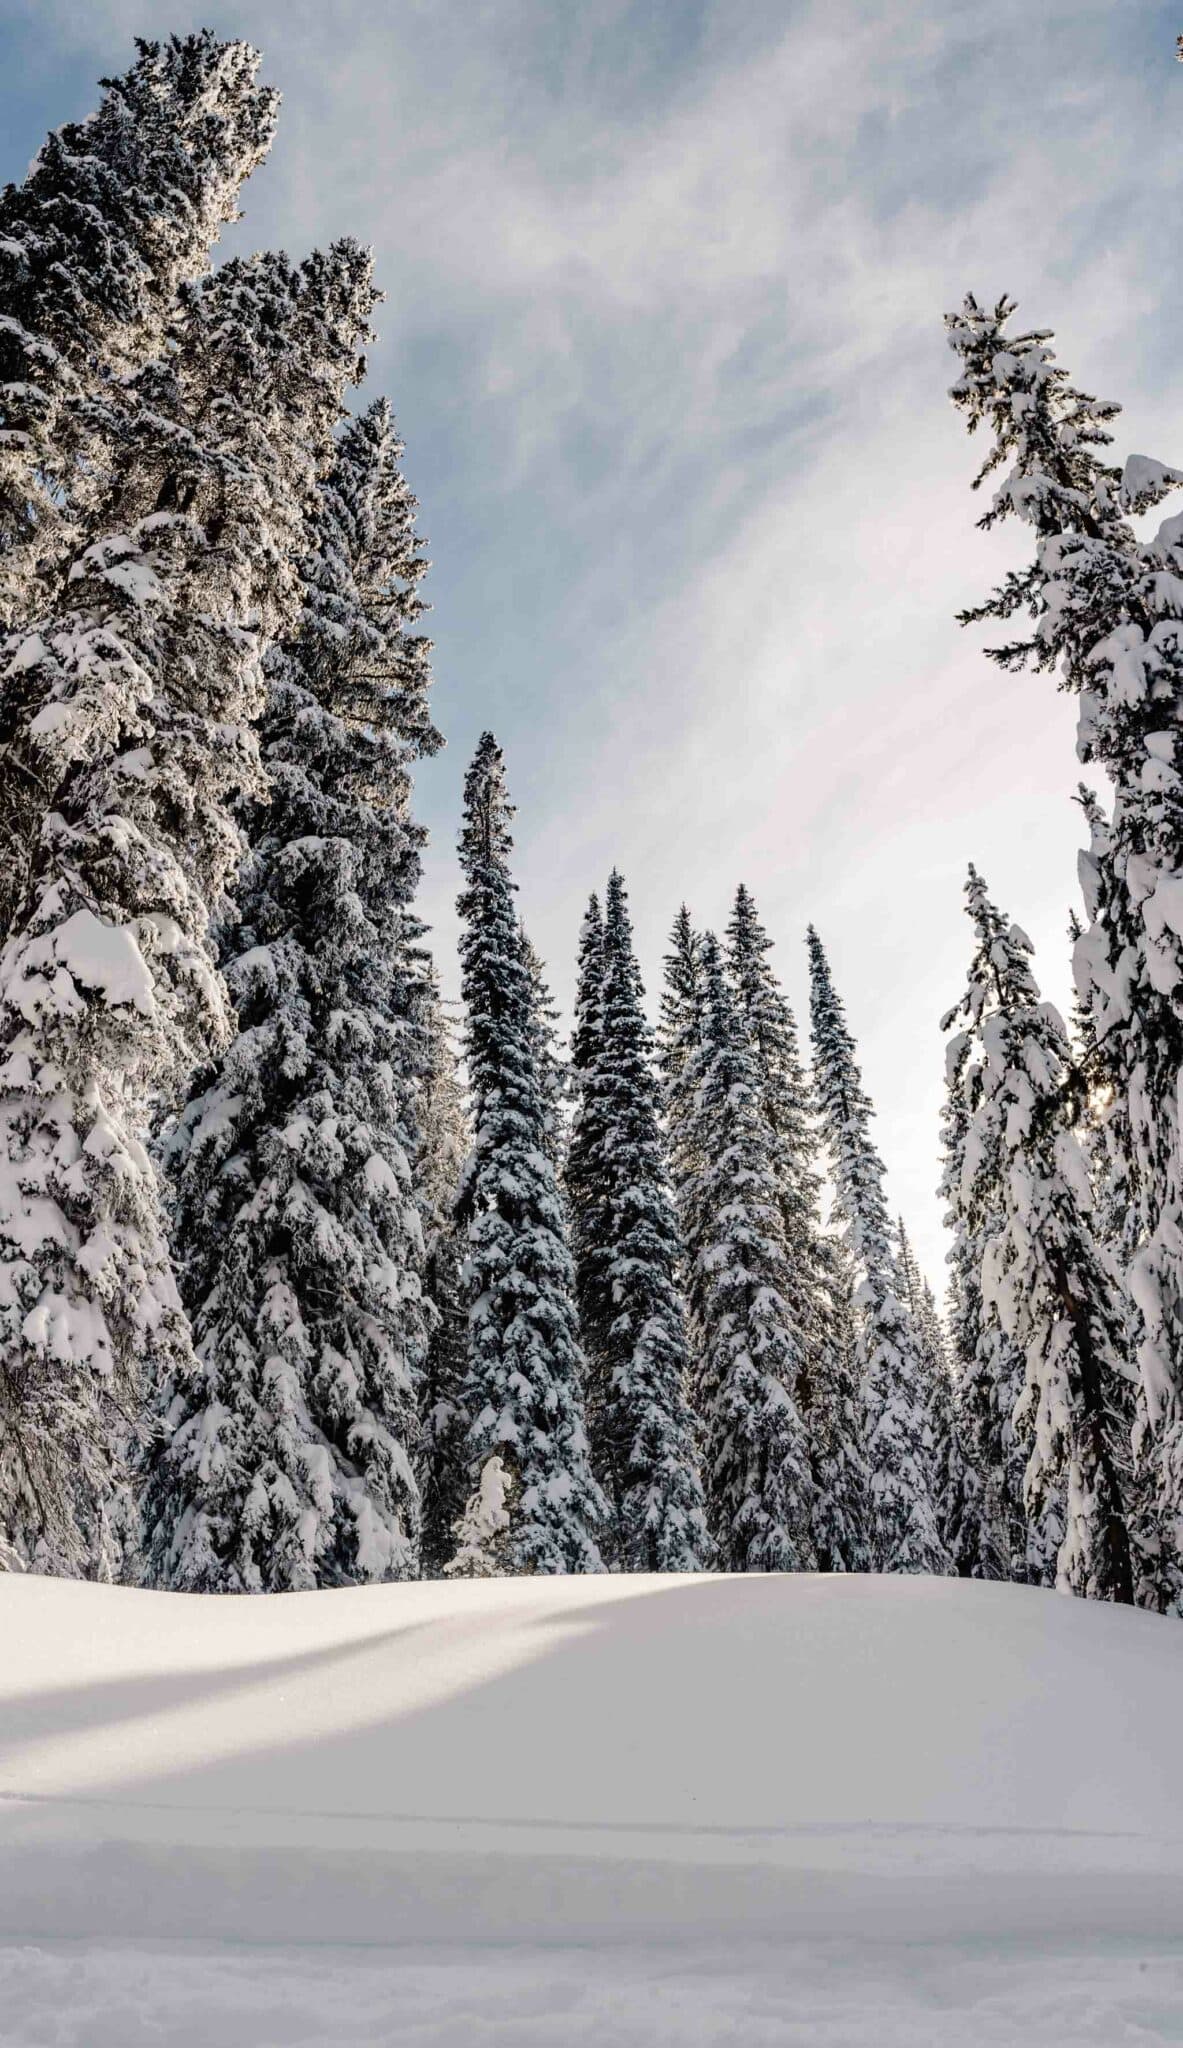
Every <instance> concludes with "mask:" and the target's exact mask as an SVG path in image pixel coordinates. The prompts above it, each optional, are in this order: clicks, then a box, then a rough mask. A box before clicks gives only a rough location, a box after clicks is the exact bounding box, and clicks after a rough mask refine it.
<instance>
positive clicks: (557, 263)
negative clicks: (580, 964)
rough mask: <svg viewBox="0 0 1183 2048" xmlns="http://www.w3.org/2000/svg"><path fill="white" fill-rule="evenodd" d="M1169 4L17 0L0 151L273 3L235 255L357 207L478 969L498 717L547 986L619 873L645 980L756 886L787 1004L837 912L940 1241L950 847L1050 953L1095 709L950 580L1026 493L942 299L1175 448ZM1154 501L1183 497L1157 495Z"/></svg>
mask: <svg viewBox="0 0 1183 2048" xmlns="http://www.w3.org/2000/svg"><path fill="white" fill-rule="evenodd" d="M1177 15H1178V9H1177V7H1175V6H1170V7H1168V6H1166V5H1162V4H1159V0H1038V4H1036V5H1032V0H991V4H990V6H988V7H985V8H983V7H982V6H981V4H980V0H579V4H578V5H575V4H572V0H356V4H355V0H315V4H309V0H241V4H239V5H232V6H223V5H220V4H212V0H211V4H208V5H205V6H201V7H198V8H197V9H193V8H192V7H190V6H189V5H188V4H187V0H173V4H168V5H161V4H159V0H138V4H129V0H27V4H26V0H0V55H2V56H3V60H4V61H3V62H2V63H0V175H3V176H5V177H20V176H22V175H23V173H24V170H25V167H26V165H27V163H28V160H29V158H30V157H31V156H32V154H33V152H34V150H35V149H36V148H37V146H38V144H39V142H40V140H41V138H42V136H43V134H44V132H45V130H46V129H47V128H49V127H51V126H55V125H57V124H58V123H60V122H61V121H63V120H66V119H69V118H71V117H76V116H78V115H80V114H82V113H84V112H86V111H87V109H88V108H90V107H91V106H92V105H93V104H94V101H95V97H96V90H95V80H96V79H97V78H98V77H99V76H101V75H103V74H106V73H109V72H112V71H116V70H119V69H121V68H123V66H124V65H125V64H126V63H127V62H129V61H130V59H131V56H132V38H133V37H134V36H135V35H137V34H140V35H164V34H166V33H169V32H171V31H183V30H186V29H189V28H192V27H195V26H198V25H199V24H202V23H206V24H208V25H210V26H211V27H214V28H216V29H218V30H219V31H221V32H224V33H228V34H238V35H243V36H246V37H247V38H249V39H250V40H251V41H253V42H254V43H256V44H257V45H258V46H259V47H260V48H261V49H262V50H263V52H264V55H265V64H264V75H265V76H266V78H267V79H268V80H269V81H270V82H272V83H274V84H277V85H278V86H279V87H280V88H281V89H282V92H283V94H284V108H283V115H282V120H281V126H280V133H279V139H278V141H277V144H276V147H275V149H274V151H273V154H272V157H271V159H270V162H269V163H268V165H267V166H266V167H265V168H264V169H263V170H262V171H261V172H259V173H258V174H257V175H256V177H255V178H254V179H252V180H251V182H250V184H249V185H248V186H247V188H246V191H245V194H244V200H243V204H244V212H245V218H244V220H243V221H242V222H241V223H240V224H239V225H238V226H236V227H234V228H233V229H231V230H230V231H229V233H228V235H227V236H226V237H225V241H224V247H225V248H226V249H227V250H237V249H243V248H248V247H250V248H254V247H266V246H274V245H276V244H282V245H283V246H285V247H287V248H288V249H289V250H290V251H291V252H292V253H293V254H295V255H298V254H300V253H302V252H304V251H305V250H306V249H308V248H309V247H311V246H313V245H315V244H317V243H318V242H324V241H326V240H328V239H331V238H332V237H334V236H335V235H338V234H343V233H348V234H354V235H356V236H357V237H359V238H360V239H362V240H364V241H366V242H369V243H370V244H372V246H373V248H374V251H375V257H376V265H377V274H378V279H379V282H380V283H381V285H382V286H383V288H384V290H385V292H386V300H385V303H384V305H383V306H382V307H381V308H380V311H379V316H378V326H379V330H380V332H379V336H378V339H377V341H376V343H375V345H374V347H373V349H372V351H371V355H370V372H369V379H368V382H367V385H366V387H365V390H364V393H363V396H364V398H365V399H368V398H370V397H372V396H375V395H377V393H378V392H386V393H387V394H388V395H389V397H390V398H391V400H392V402H393V404H394V407H395V410H396V413H397V415H398V419H399V423H400V428H401V431H402V434H403V437H404V439H405V441H406V445H407V457H406V465H407V471H408V475H409V477H410V480H411V483H412V487H413V488H414V490H415V491H416V493H417V495H418V497H419V500H420V505H421V528H422V531H423V532H424V534H425V535H426V536H427V539H428V542H429V553H430V555H431V558H432V563H433V567H432V571H431V574H430V576H429V578H428V582H427V585H426V594H427V595H428V596H429V598H430V600H431V604H432V607H433V609H432V612H431V615H430V618H429V620H428V622H427V624H428V628H429V630H430V632H431V634H432V637H433V639H434V641H435V647H436V653H435V670H436V677H437V682H436V691H435V713H436V719H437V723H438V724H439V725H440V726H441V728H442V730H443V731H444V733H445V735H446V737H447V740H448V746H447V749H446V751H445V752H444V753H443V754H442V755H441V756H439V757H438V759H437V760H435V761H433V762H430V763H425V764H423V766H422V769H421V771H420V776H419V785H418V799H417V801H418V810H419V814H420V816H421V817H422V818H423V820H424V821H425V822H426V824H427V825H428V826H429V828H430V831H431V835H432V844H431V848H430V851H429V854H428V858H427V867H426V874H425V885H424V892H423V899H422V901H423V909H424V912H425V915H426V916H427V917H428V919H429V920H430V922H431V924H432V926H433V931H434V937H433V944H434V946H435V949H436V951H437V955H438V958H439V962H440V967H441V971H442V973H443V976H444V981H445V985H446V986H447V987H448V988H450V989H453V990H454V989H455V986H456V971H455V965H454V954H455V936H456V922H455V914H454V909H453V903H454V898H455V895H456V890H457V886H458V875H457V870H456V865H455V856H454V846H455V836H456V831H457V826H458V822H459V806H460V791H461V784H462V781H463V775H464V769H465V766H466V763H467V761H468V759H469V758H470V756H471V753H472V750H473V747H474V746H475V743H476V740H477V737H478V735H479V734H480V732H481V731H482V730H483V729H484V728H485V727H486V726H491V727H492V728H493V730H494V731H495V732H496V733H497V735H498V737H499V738H500V740H501V741H502V743H503V745H504V748H505V752H506V757H507V763H508V770H509V778H510V785H511V790H512V793H513V796H514V798H515V800H516V802H517V805H518V816H517V819H516V839H517V851H516V856H515V861H516V874H517V879H518V881H519V884H520V900H521V907H522V913H523V917H524V920H525V922H526V925H527V927H528V929H529V930H530V933H531V936H532V937H533V939H534V941H535V943H536V945H537V946H538V948H539V950H540V951H541V953H542V954H543V957H544V958H545V960H546V962H547V964H548V968H549V972H550V976H551V980H552V983H553V986H554V989H555V992H556V994H557V996H558V997H559V999H560V1001H561V1002H562V1003H563V1004H564V1005H567V1004H568V1003H569V1001H570V995H571V988H572V982H573V976H574V959H575V949H576V939H577V931H578V925H579V921H580V917H581V915H582V912H583V909H584V906H585V903H586V899H587V897H588V895H589V893H590V892H591V891H592V890H593V889H602V887H603V884H604V881H605V879H606V877H607V874H608V872H609V870H610V869H611V867H612V866H613V865H614V864H615V865H616V866H618V867H619V868H620V869H621V871H622V873H623V874H624V876H625V879H626V881H627V883H628V886H629V890H630V895H631V900H632V905H633V910H634V915H635V919H636V926H637V936H638V944H639V950H640V954H641V960H642V967H643V971H644V974H645V978H646V982H647V984H648V987H649V990H650V995H651V998H653V999H655V998H656V995H657V993H658V989H659V983H660V970H661V957H662V954H663V952H664V950H665V942H666V936H667V933H668V930H669V926H670V924H671V922H672V919H673V916H674V913H675V911H676V909H677V906H678V904H679V903H680V902H681V901H683V900H684V901H686V902H687V903H688V904H689V906H690V908H691V911H692V913H693V915H694V918H695V920H696V922H697V923H698V924H700V925H702V926H708V925H709V926H713V927H719V926H721V925H723V924H725V923H726V920H727V917H728V914H729V904H730V900H731V897H732V896H733V893H734V890H735V886H736V884H737V883H738V882H739V881H741V880H742V881H744V882H746V883H747V885H748V887H749V888H750V889H751V890H752V892H753V894H754V895H755V897H756V900H757V903H758V906H759V908H760V911H761V913H762V915H763V918H764V920H765V923H766V924H767V926H768V929H769V931H770V934H771V936H772V937H773V939H774V940H775V952H774V954H773V961H774V964H775V965H776V967H777V968H778V970H779V972H780V974H781V976H782V979H783V981H784V984H785V987H786V990H787V992H788V994H789V997H790V1000H791V1001H792V1003H793V1005H794V1008H795V1010H796V1012H797V1015H798V1018H799V1021H800V1023H801V1024H802V1027H803V1028H807V1015H808V1002H807V994H808V990H807V977H806V972H805V949H804V943H803V940H804V931H805V927H806V925H807V923H809V922H810V921H812V922H813V923H815V924H816V925H817V927H818V929H819V930H820V932H821V934H822V937H823V939H824V941H825V944H826V947H827V950H828V952H829V955H830V959H831V963H832V966H833V970H834V975H835V980H836V982H837V985H838V987H839V990H840V992H841V994H842V996H843V998H844V1000H845V1003H846V1006H847V1012H848V1016H849V1019H850V1023H851V1026H852V1029H853V1030H854V1032H855V1034H856V1036H857V1038H858V1041H859V1046H860V1050H861V1058H862V1064H863V1073H864V1080H865V1082H866V1085H867V1088H868V1090H869V1092H870V1094H871V1096H872V1099H873V1100H874V1102H875V1104H876V1108H877V1112H878V1116H877V1126H876V1129H877V1139H878V1142H879V1145H880V1147H881V1150H882V1153H883V1156H884V1158H885V1161H886V1163H887V1168H888V1194H889V1199H890V1200H891V1202H892V1204H893V1206H894V1208H895V1209H896V1210H897V1211H899V1212H900V1213H902V1214H903V1216H904V1217H905V1218H906V1220H907V1223H908V1226H909V1229H910V1231H911V1232H912V1234H913V1236H914V1238H915V1240H916V1243H917V1245H918V1248H919V1251H920V1254H921V1258H922V1262H923V1264H924V1265H925V1267H926V1269H927V1271H928V1273H929V1275H930V1277H931V1278H932V1279H933V1281H934V1284H936V1285H937V1286H940V1285H941V1282H942V1261H943V1258H944V1254H945V1248H946V1247H945V1239H944V1235H943V1232H942V1228H941V1222H940V1208H939V1204H938V1202H937V1200H936V1197H935V1193H934V1184H935V1181H936V1178H937V1173H938V1136H937V1130H938V1117H939V1112H940V1104H941V1097H942V1088H943V1059H942V1051H941V1034H940V1017H941V1014H942V1012H943V1011H944V1010H945V1009H947V1008H948V1007H949V1006H950V1005H951V1004H952V1003H953V1002H955V1001H956V999H957V997H958V995H959V993H960V992H961V989H962V987H963V985H964V978H965V970H966V966H967V963H968V958H969V951H970V946H969V928H968V925H967V923H966V920H965V917H964V913H963V909H962V898H961V890H962V885H963V881H964V875H965V868H966V864H967V863H968V862H969V861H970V860H972V861H973V862H974V863H975V864H976V865H977V866H978V867H979V869H980V870H981V871H982V873H983V874H984V875H985V877H986V880H987V882H988V884H989V886H990V888H991V890H992V893H993V894H994V896H995V897H996V899H997V900H998V901H999V902H1000V903H1001V904H1002V905H1003V906H1004V908H1005V909H1006V910H1007V911H1008V912H1009V913H1010V914H1011V915H1012V916H1014V917H1015V918H1016V919H1017V920H1018V921H1019V922H1020V923H1021V924H1022V925H1023V927H1024V929H1025V930H1026V931H1028V932H1029V934H1030V936H1031V937H1032V939H1033V940H1034V942H1035V945H1036V970H1037V973H1038V974H1039V976H1040V979H1041V981H1042V984H1043V986H1044V989H1045V991H1046V992H1047V993H1048V994H1049V995H1051V996H1052V997H1053V998H1054V999H1055V1000H1056V1001H1058V1002H1060V1003H1061V1004H1066V1003H1067V1001H1068V999H1069V995H1070V977H1069V968H1068V948H1067V941H1066V937H1065V931H1066V925H1067V918H1068V913H1069V909H1070V907H1071V906H1072V905H1073V904H1074V903H1075V902H1076V901H1077V900H1078V892H1077V888H1076V880H1075V864H1076V855H1077V850H1078V848H1079V846H1080V844H1081V843H1082V837H1083V834H1082V829H1081V821H1080V817H1079V814H1078V812H1077V810H1076V807H1075V805H1074V803H1073V801H1072V794H1073V791H1074V789H1075V787H1076V784H1077V782H1078V780H1079V775H1080V771H1079V768H1078V765H1077V762H1076V760H1075V755H1074V710H1073V706H1072V704H1071V701H1070V700H1069V699H1067V698H1066V697H1064V696H1063V695H1060V694H1059V693H1057V691H1056V688H1055V684H1054V681H1053V679H1051V678H1050V677H1047V676H1043V675H1036V676H1027V675H1019V676H1005V675H1002V674H1000V673H999V672H998V671H997V670H996V669H995V668H994V667H993V666H992V665H991V664H989V663H988V662H987V661H986V660H985V659H984V656H983V653H982V647H983V644H984V640H985V639H988V637H989V636H988V633H984V631H983V629H981V628H970V629H963V628H961V627H959V626H958V625H957V623H956V619H955V614H956V612H957V611H958V609H959V608H962V607H964V606H965V605H967V604H972V603H974V602H976V601H978V600H980V599H981V597H982V596H984V595H985V593H986V591H987V589H988V588H989V586H990V585H991V583H992V582H993V581H995V580H996V578H997V577H998V575H999V574H1000V573H1001V571H1002V570H1003V569H1004V568H1005V567H1006V566H1007V564H1008V563H1010V562H1013V561H1017V560H1019V559H1021V558H1022V556H1023V555H1024V554H1025V552H1026V548H1025V543H1024V540H1023V536H1022V535H1021V534H1020V533H1009V532H1007V531H1005V530H1004V531H1002V532H995V533H993V534H991V535H989V536H987V535H983V534H980V533H978V532H976V531H975V526H974V521H975V519H976V517H977V516H978V515H979V514H980V512H981V511H982V510H983V509H984V507H983V505H982V503H981V502H980V500H978V499H976V498H975V497H974V496H973V495H972V493H971V490H970V483H971V479H972V476H973V474H974V472H975V470H976V467H977V458H978V449H977V447H976V445H975V444H974V443H971V442H970V441H968V440H967V439H966V437H965V435H964V432H963V430H962V427H961V424H960V421H959V419H958V417H957V416H956V415H955V414H954V413H953V411H952V408H951V407H950V405H949V403H948V400H947V396H946V393H947V387H948V385H949V384H950V383H951V381H952V378H953V375H954V371H955V365H954V359H953V357H952V356H951V355H950V354H949V352H948V350H947V347H946V344H945V338H944V332H943V327H942V318H941V316H942V314H943V312H945V311H946V310H950V309H952V308H954V307H955V306H956V305H957V304H958V303H959V302H960V300H961V298H962V297H963V295H964V293H965V292H966V291H967V290H972V291H973V292H975V294H976V295H977V296H978V297H979V298H982V299H994V298H996V297H998V296H999V295H1000V294H1001V293H1003V292H1006V293H1008V294H1009V295H1010V296H1011V297H1012V298H1015V299H1018V300H1019V302H1020V308H1021V318H1022V320H1023V321H1024V322H1025V323H1027V324H1030V325H1034V326H1039V327H1049V328H1054V329H1055V330H1056V332H1057V336H1058V343H1057V345H1058V349H1059V353H1060V357H1061V360H1062V361H1063V362H1064V363H1065V364H1066V365H1067V366H1068V368H1069V369H1070V370H1071V372H1072V375H1073V378H1074V381H1075V382H1077V383H1078V384H1082V385H1083V386H1084V387H1085V388H1086V389H1089V390H1092V391H1094V392H1098V393H1100V394H1101V395H1103V396H1105V397H1108V398H1116V399H1119V400H1120V401H1121V402H1122V404H1123V406H1124V407H1125V408H1126V410H1125V414H1124V416H1123V418H1122V420H1121V421H1119V422H1118V430H1117V450H1116V452H1117V454H1118V455H1119V456H1121V457H1124V455H1125V454H1127V453H1129V452H1131V451H1137V452H1139V453H1142V454H1149V455H1155V456H1160V457H1162V458H1163V459H1164V460H1166V461H1173V462H1176V463H1178V462H1180V461H1183V405H1181V400H1183V357H1181V356H1180V351H1179V348H1178V334H1179V332H1180V326H1181V318H1183V266H1181V265H1180V263H1179V261H1178V257H1177V254H1176V251H1177V248H1178V242H1179V212H1180V193H1181V184H1183V172H1181V169H1180V166H1181V163H1183V147H1181V131H1183V69H1181V68H1180V67H1179V66H1178V65H1177V64H1176V63H1175V61H1174V41H1175V35H1176V33H1177V31H1178V29H1179V28H1180V26H1183V22H1181V21H1180V20H1179V19H1177V18H1176V17H1177ZM1168 509H1173V508H1168Z"/></svg>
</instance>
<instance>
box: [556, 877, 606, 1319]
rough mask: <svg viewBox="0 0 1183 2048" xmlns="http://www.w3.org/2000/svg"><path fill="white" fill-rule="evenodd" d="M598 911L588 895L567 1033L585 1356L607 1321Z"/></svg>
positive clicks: (571, 1179) (571, 1193)
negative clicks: (571, 1025) (569, 1027)
mask: <svg viewBox="0 0 1183 2048" xmlns="http://www.w3.org/2000/svg"><path fill="white" fill-rule="evenodd" d="M603 981H604V915H603V911H602V909H601V907H600V899H599V897H598V896H595V895H593V896H592V897H591V898H590V900H589V902H588V906H587V910H586V911H585V913H584V918H583V923H582V925H581V926H580V930H579V958H578V962H577V965H576V980H575V1018H574V1026H573V1029H572V1032H571V1099H572V1113H571V1131H570V1138H569V1141H568V1145H567V1156H566V1161H565V1164H564V1173H563V1180H564V1185H565V1188H566V1194H567V1206H568V1211H569V1214H570V1218H571V1248H572V1251H573V1253H574V1257H575V1294H576V1300H577V1301H578V1304H579V1329H580V1334H581V1337H582V1340H583V1349H584V1352H585V1354H586V1355H587V1356H588V1357H589V1358H596V1357H603V1356H604V1354H605V1351H606V1348H607V1343H608V1328H609V1325H610V1323H611V1320H612V1292H611V1282H610V1279H609V1271H608V1268H609V1264H610V1259H611V1253H610V1250H609V1216H608V1189H607V1184H606V1179H605V1168H604V1142H605V1125H604V1103H603V1099H602V1095H601V1089H600V1080H601V1075H602V1071H603V1060H602V1053H603Z"/></svg>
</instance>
